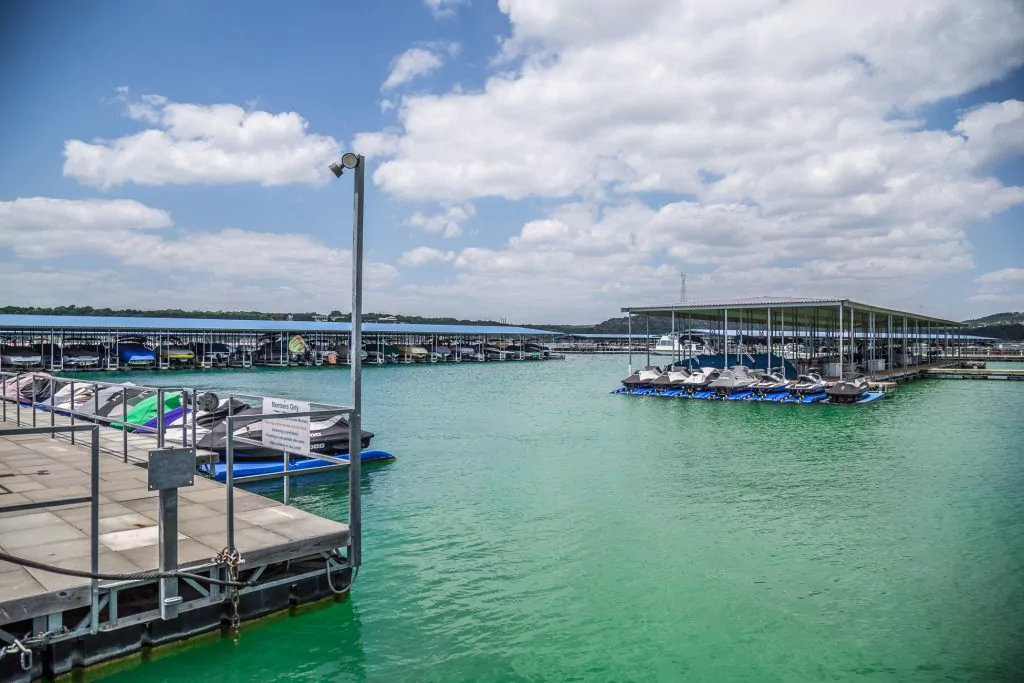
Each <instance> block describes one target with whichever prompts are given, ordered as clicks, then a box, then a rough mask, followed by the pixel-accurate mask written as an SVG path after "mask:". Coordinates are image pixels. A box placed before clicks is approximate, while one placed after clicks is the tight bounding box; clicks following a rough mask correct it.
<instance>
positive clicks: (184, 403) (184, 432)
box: [181, 389, 189, 448]
mask: <svg viewBox="0 0 1024 683" xmlns="http://www.w3.org/2000/svg"><path fill="white" fill-rule="evenodd" d="M188 407H189V406H188V393H186V391H185V389H182V390H181V447H182V448H185V447H187V446H188V413H189V410H188Z"/></svg>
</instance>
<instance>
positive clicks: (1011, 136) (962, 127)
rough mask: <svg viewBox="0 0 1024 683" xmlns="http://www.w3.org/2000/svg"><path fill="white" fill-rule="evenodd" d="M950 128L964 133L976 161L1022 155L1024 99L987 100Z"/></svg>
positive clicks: (996, 160) (1023, 146) (991, 161)
mask: <svg viewBox="0 0 1024 683" xmlns="http://www.w3.org/2000/svg"><path fill="white" fill-rule="evenodd" d="M954 130H955V131H956V132H958V133H961V134H962V135H964V136H966V138H967V140H968V143H969V147H970V149H971V150H977V151H976V158H977V163H978V164H979V165H983V164H994V163H998V162H1001V161H1005V160H1007V159H1012V158H1013V157H1016V156H1019V155H1021V154H1024V102H1021V101H1020V100H1006V101H1005V102H989V103H987V104H983V105H981V106H980V107H975V108H974V109H971V110H970V111H968V112H966V113H965V114H964V115H963V116H962V117H961V119H960V121H959V122H958V123H957V124H956V127H955V128H954Z"/></svg>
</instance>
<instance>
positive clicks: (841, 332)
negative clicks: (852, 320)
mask: <svg viewBox="0 0 1024 683" xmlns="http://www.w3.org/2000/svg"><path fill="white" fill-rule="evenodd" d="M838 360H839V378H840V379H842V377H843V304H841V303H840V304H839V359H838Z"/></svg>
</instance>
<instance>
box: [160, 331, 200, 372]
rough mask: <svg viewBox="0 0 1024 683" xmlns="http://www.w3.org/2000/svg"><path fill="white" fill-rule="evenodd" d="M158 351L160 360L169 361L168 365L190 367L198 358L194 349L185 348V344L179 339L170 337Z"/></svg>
mask: <svg viewBox="0 0 1024 683" xmlns="http://www.w3.org/2000/svg"><path fill="white" fill-rule="evenodd" d="M158 351H159V354H160V360H162V361H167V364H168V365H177V366H181V365H190V364H191V363H192V361H193V360H195V357H196V354H195V353H193V352H192V349H190V348H188V347H187V346H185V343H184V342H183V341H181V340H180V339H178V338H177V337H168V338H167V340H166V341H165V342H163V343H162V344H160V347H159V349H158Z"/></svg>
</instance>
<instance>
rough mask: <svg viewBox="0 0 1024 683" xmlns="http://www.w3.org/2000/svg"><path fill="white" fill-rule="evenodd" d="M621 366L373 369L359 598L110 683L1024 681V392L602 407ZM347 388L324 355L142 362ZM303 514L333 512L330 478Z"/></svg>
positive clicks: (265, 389)
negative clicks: (245, 367)
mask: <svg viewBox="0 0 1024 683" xmlns="http://www.w3.org/2000/svg"><path fill="white" fill-rule="evenodd" d="M625 362H626V360H625V358H624V357H575V358H570V359H569V360H566V361H564V362H555V361H552V362H547V363H507V364H495V363H488V364H469V363H467V364H462V365H457V366H452V365H433V366H416V367H379V368H378V367H373V368H369V369H368V370H367V372H366V380H365V387H366V388H365V392H366V411H365V413H366V417H365V418H364V419H365V421H366V423H367V425H366V426H367V428H369V429H372V430H373V431H375V432H376V433H377V434H378V437H377V438H376V439H375V440H374V444H373V445H374V446H375V447H379V448H384V449H387V450H391V451H393V452H394V453H395V454H396V455H398V457H399V460H398V461H397V462H396V463H393V464H390V465H385V466H379V467H377V468H375V469H372V470H370V471H368V472H366V473H365V475H364V479H363V487H364V498H363V500H364V505H365V512H364V519H365V522H364V524H365V541H364V546H365V551H364V552H365V557H364V559H365V566H364V567H363V570H362V572H361V574H360V576H359V580H358V582H357V583H356V586H355V589H354V593H353V597H352V599H351V600H350V601H349V602H347V603H345V604H339V605H333V606H331V607H330V608H329V609H326V610H324V611H321V612H317V613H313V614H306V615H303V616H300V617H296V618H290V619H284V620H282V621H279V622H276V623H269V624H264V625H260V626H257V627H255V628H253V629H251V630H246V631H244V632H243V633H242V634H241V637H240V640H239V642H238V644H237V645H235V644H232V643H231V642H229V641H227V640H220V641H217V642H214V643H211V644H206V645H201V646H198V647H195V648H193V649H189V650H186V651H184V652H180V653H177V654H175V655H174V656H170V657H167V658H164V659H160V660H158V661H154V662H146V663H143V664H142V665H140V666H138V667H137V668H135V669H132V670H129V671H125V672H122V673H119V674H116V675H114V676H111V677H110V678H109V679H107V680H109V681H118V682H127V681H146V682H147V683H153V682H158V681H183V680H187V681H244V682H246V683H252V682H255V681H297V680H304V681H320V680H329V681H364V680H365V681H570V680H571V681H675V680H692V681H847V680H849V681H1012V680H1022V679H1024V668H1022V662H1024V645H1022V643H1024V625H1022V619H1024V464H1022V462H1021V458H1022V455H1024V454H1022V450H1024V449H1022V444H1024V421H1022V420H1021V413H1022V409H1024V384H1021V383H1016V382H964V381H941V380H933V381H927V382H918V383H916V384H913V385H910V386H907V387H903V388H901V389H900V391H899V392H898V393H897V394H895V395H893V396H890V397H887V398H886V399H885V400H883V401H881V402H878V403H875V404H870V405H865V406H795V405H775V404H771V405H763V404H748V403H709V402H700V401H683V400H670V399H658V398H640V397H629V396H611V395H608V394H607V391H608V390H609V389H611V388H612V387H614V386H615V385H616V384H617V382H618V380H619V379H620V378H621V377H622V376H624V374H625ZM132 379H133V380H134V381H136V382H153V381H157V380H159V381H160V382H161V383H163V384H179V385H180V384H184V385H186V386H193V385H194V386H201V387H203V388H210V389H217V390H220V391H226V390H228V389H232V388H233V389H236V390H244V391H248V392H256V393H262V394H268V395H275V396H284V397H294V398H306V399H319V400H323V401H336V402H338V401H343V400H344V399H345V397H346V393H347V392H346V387H347V372H346V371H344V370H339V369H337V368H323V369H312V368H310V369H295V370H271V369H258V370H252V371H213V372H210V371H208V372H192V373H174V374H173V375H172V374H168V373H165V374H162V375H142V374H133V375H132ZM295 490H296V491H297V495H296V496H295V503H296V504H297V505H299V506H300V507H303V508H305V509H307V510H310V511H312V512H316V513H318V514H322V515H325V516H329V517H334V518H337V519H343V518H344V516H345V510H346V486H345V484H344V482H343V481H336V480H335V481H327V482H324V481H322V480H320V481H315V482H303V481H302V480H299V483H298V484H297V485H296V487H295Z"/></svg>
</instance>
